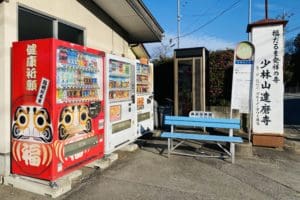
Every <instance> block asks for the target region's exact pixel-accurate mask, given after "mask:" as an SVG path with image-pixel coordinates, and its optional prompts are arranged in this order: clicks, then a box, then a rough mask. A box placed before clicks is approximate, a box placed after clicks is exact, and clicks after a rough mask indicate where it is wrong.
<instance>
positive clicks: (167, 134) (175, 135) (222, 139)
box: [161, 132, 243, 143]
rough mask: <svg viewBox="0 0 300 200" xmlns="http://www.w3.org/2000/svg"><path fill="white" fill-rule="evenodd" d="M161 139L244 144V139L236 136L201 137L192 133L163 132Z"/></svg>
mask: <svg viewBox="0 0 300 200" xmlns="http://www.w3.org/2000/svg"><path fill="white" fill-rule="evenodd" d="M161 137H164V138H177V139H185V140H188V139H190V140H203V141H214V142H233V143H243V140H242V138H240V137H234V136H231V137H230V136H219V135H199V134H190V133H178V132H176V133H174V132H173V133H172V132H163V133H162V134H161Z"/></svg>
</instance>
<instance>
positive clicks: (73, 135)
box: [11, 39, 105, 182]
mask: <svg viewBox="0 0 300 200" xmlns="http://www.w3.org/2000/svg"><path fill="white" fill-rule="evenodd" d="M104 55H105V54H104V52H101V51H98V50H94V49H90V48H87V47H83V46H80V45H76V44H72V43H69V42H65V41H60V40H56V39H40V40H29V41H21V42H15V43H13V51H12V58H13V59H12V112H11V113H12V132H11V133H12V159H11V160H12V161H11V162H12V163H11V164H12V173H13V174H19V175H24V176H30V177H34V178H39V179H45V180H49V181H51V182H54V181H55V180H56V179H57V178H59V177H61V176H63V175H65V174H67V173H69V172H71V171H72V170H75V169H78V168H79V167H80V166H82V165H84V164H87V163H88V162H90V161H92V160H95V159H99V158H101V157H102V156H103V151H104V149H103V148H104V139H103V135H104V112H103V111H104V109H103V108H104V97H103V92H104V91H103V65H104Z"/></svg>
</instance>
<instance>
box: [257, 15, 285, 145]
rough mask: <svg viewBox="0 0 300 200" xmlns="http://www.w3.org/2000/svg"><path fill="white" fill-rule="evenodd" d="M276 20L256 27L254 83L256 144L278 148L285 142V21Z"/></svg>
mask: <svg viewBox="0 0 300 200" xmlns="http://www.w3.org/2000/svg"><path fill="white" fill-rule="evenodd" d="M275 22H276V23H275ZM275 22H273V23H271V24H266V25H264V26H258V27H253V28H252V42H253V44H254V45H255V51H256V53H255V62H254V73H253V85H252V87H253V99H252V108H253V109H252V112H253V115H252V123H253V134H254V136H253V137H254V139H253V144H254V145H255V143H257V144H258V145H262V146H274V147H275V146H282V145H283V138H282V135H283V95H284V84H283V54H284V40H283V23H280V22H278V21H275ZM261 136H263V137H264V138H262V137H261ZM266 136H268V137H266ZM255 139H257V140H255Z"/></svg>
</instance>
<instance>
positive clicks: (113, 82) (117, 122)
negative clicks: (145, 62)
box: [105, 54, 137, 154]
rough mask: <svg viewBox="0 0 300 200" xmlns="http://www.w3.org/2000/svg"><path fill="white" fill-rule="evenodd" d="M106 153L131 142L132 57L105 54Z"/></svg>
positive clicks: (133, 136)
mask: <svg viewBox="0 0 300 200" xmlns="http://www.w3.org/2000/svg"><path fill="white" fill-rule="evenodd" d="M106 60H107V63H106V66H107V67H106V69H107V72H106V73H105V74H106V80H105V83H106V90H105V91H106V104H105V105H106V107H105V154H110V153H112V152H113V151H115V150H117V149H119V148H121V147H123V146H125V145H127V144H129V143H131V142H133V141H134V140H135V139H136V137H137V134H136V95H135V61H134V60H130V59H127V58H123V57H119V56H115V55H111V54H108V55H107V57H106Z"/></svg>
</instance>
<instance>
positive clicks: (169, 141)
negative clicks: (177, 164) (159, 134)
mask: <svg viewBox="0 0 300 200" xmlns="http://www.w3.org/2000/svg"><path fill="white" fill-rule="evenodd" d="M170 151H171V139H170V138H168V158H170Z"/></svg>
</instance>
